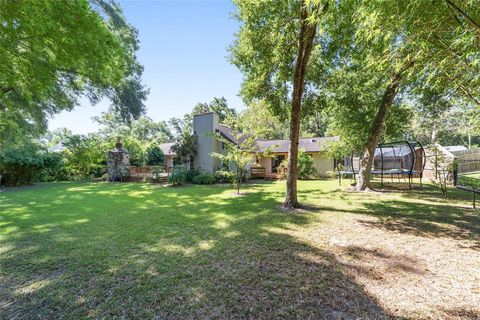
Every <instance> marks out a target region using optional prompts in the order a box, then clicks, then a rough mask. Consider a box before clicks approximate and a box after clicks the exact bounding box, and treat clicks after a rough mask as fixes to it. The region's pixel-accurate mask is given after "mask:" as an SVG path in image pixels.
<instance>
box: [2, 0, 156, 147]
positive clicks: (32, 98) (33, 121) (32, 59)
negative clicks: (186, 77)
mask: <svg viewBox="0 0 480 320" xmlns="http://www.w3.org/2000/svg"><path fill="white" fill-rule="evenodd" d="M0 26H1V27H0V28H1V30H0V34H1V36H0V47H1V48H2V54H1V55H0V112H1V115H2V116H1V117H0V118H2V125H1V126H0V130H1V131H0V136H1V137H2V139H3V137H4V132H6V133H8V132H10V131H12V130H15V128H16V127H19V126H20V127H22V126H24V125H25V124H27V123H28V124H29V125H34V126H35V127H36V129H39V130H41V129H45V127H46V122H47V118H48V116H50V115H53V114H56V113H58V112H60V111H62V110H71V109H73V107H74V106H75V105H77V104H78V99H79V97H80V96H82V95H85V96H87V98H89V100H90V102H92V103H96V102H98V101H99V100H100V99H101V98H102V97H108V98H110V100H111V101H112V105H113V107H114V108H115V109H116V110H117V111H119V113H121V114H122V116H123V117H124V118H130V117H138V116H139V115H140V114H142V113H143V111H144V106H143V100H144V99H145V96H146V93H147V91H146V90H145V89H144V88H143V86H142V85H141V84H140V83H139V82H140V75H141V72H142V67H141V66H140V65H139V64H138V62H137V61H136V56H135V51H136V50H137V49H138V41H137V39H136V37H137V34H136V31H135V29H133V28H132V27H131V26H130V25H128V24H127V23H126V22H125V19H124V17H123V14H122V12H121V9H120V7H119V6H118V5H117V4H116V3H114V2H110V1H104V0H92V1H90V2H89V1H87V0H73V1H53V2H49V1H23V0H20V1H0ZM4 117H5V118H4ZM3 119H9V122H8V123H5V122H4V121H3ZM0 144H1V141H0Z"/></svg>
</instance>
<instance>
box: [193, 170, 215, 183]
mask: <svg viewBox="0 0 480 320" xmlns="http://www.w3.org/2000/svg"><path fill="white" fill-rule="evenodd" d="M192 182H193V183H194V184H214V183H215V176H214V174H213V173H207V172H206V173H199V174H197V175H196V176H194V177H193V180H192Z"/></svg>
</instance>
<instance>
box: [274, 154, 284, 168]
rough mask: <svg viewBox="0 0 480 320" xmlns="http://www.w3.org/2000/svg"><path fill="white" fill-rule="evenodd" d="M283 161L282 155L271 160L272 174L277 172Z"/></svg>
mask: <svg viewBox="0 0 480 320" xmlns="http://www.w3.org/2000/svg"><path fill="white" fill-rule="evenodd" d="M283 160H285V155H283V154H281V155H278V156H276V157H275V158H272V172H277V168H278V166H279V165H280V163H282V161H283Z"/></svg>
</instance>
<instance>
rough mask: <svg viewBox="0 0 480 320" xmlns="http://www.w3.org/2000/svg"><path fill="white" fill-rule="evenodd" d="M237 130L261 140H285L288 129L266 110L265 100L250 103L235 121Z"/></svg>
mask: <svg viewBox="0 0 480 320" xmlns="http://www.w3.org/2000/svg"><path fill="white" fill-rule="evenodd" d="M236 126H237V127H238V128H237V129H238V130H240V131H242V132H248V133H250V134H253V135H254V136H256V137H260V138H262V139H285V138H287V137H288V130H287V129H288V127H287V126H285V124H284V123H282V122H280V120H279V119H278V117H276V116H275V115H274V114H273V113H272V112H271V110H270V109H269V108H268V106H267V103H266V102H265V100H259V101H254V102H252V103H250V104H249V105H248V107H247V109H245V110H243V111H242V112H241V113H240V114H239V115H238V119H237V123H236Z"/></svg>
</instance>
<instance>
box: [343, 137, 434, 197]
mask: <svg viewBox="0 0 480 320" xmlns="http://www.w3.org/2000/svg"><path fill="white" fill-rule="evenodd" d="M360 162H361V161H360V158H359V157H355V156H353V155H352V156H351V157H346V158H344V160H343V164H342V165H341V166H337V168H338V177H339V183H340V184H341V179H342V176H345V175H349V176H351V177H353V180H355V181H356V175H357V174H358V172H359V169H360ZM425 163H426V157H425V150H424V149H423V146H422V144H421V143H420V142H418V141H394V142H387V143H382V144H379V145H378V147H377V148H376V149H375V155H374V158H373V164H372V169H371V174H372V175H375V176H380V181H381V185H382V188H383V185H384V182H385V181H384V180H385V178H387V177H390V180H391V181H392V182H394V181H395V180H396V179H398V181H399V182H400V181H401V179H402V178H403V180H404V182H406V178H407V179H408V187H409V189H411V188H412V181H413V178H414V177H418V178H419V179H420V186H421V185H422V175H423V170H424V169H425Z"/></svg>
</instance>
